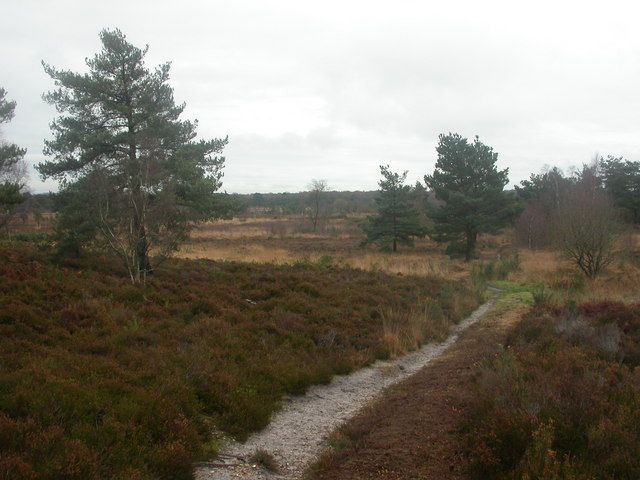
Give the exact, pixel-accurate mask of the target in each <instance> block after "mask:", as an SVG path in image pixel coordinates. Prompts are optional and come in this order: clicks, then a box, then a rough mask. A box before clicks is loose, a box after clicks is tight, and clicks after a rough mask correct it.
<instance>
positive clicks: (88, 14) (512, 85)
mask: <svg viewBox="0 0 640 480" xmlns="http://www.w3.org/2000/svg"><path fill="white" fill-rule="evenodd" d="M1 11H2V20H1V23H2V28H0V58H1V59H2V68H1V69H0V86H1V87H4V88H5V89H6V90H7V92H8V97H9V98H10V99H13V100H16V101H17V103H18V105H17V108H16V112H15V118H14V120H13V121H12V122H11V123H10V124H5V125H3V126H2V132H1V134H2V136H3V138H4V139H5V140H6V141H11V142H13V143H17V144H18V145H20V146H22V147H26V148H27V149H28V153H27V157H26V159H27V161H28V163H29V165H30V167H31V168H30V171H31V173H30V189H31V191H33V192H43V191H49V190H55V189H56V184H55V182H52V181H51V180H47V181H43V180H42V179H41V178H40V177H39V175H38V174H37V172H35V170H33V165H35V164H37V163H38V162H41V161H43V160H44V159H45V156H44V155H43V153H42V149H43V141H44V139H46V138H50V132H49V123H50V122H51V121H52V120H53V119H54V118H55V116H56V111H55V109H54V107H52V106H50V105H47V104H45V103H44V102H43V101H42V99H41V95H42V93H43V92H45V91H47V90H50V89H52V88H53V82H52V80H51V79H50V78H49V77H47V75H46V74H45V73H44V71H43V69H42V66H41V61H42V60H44V61H45V62H47V63H49V64H51V65H53V66H55V67H58V68H65V69H71V70H74V71H80V72H82V71H86V65H85V63H84V60H85V58H86V57H92V56H93V55H94V54H95V53H97V52H98V51H99V50H100V41H99V38H98V33H99V32H100V30H101V29H103V28H120V29H121V30H122V31H123V32H124V33H125V34H126V35H127V38H128V39H129V41H130V42H131V43H133V44H134V45H137V46H144V45H145V44H148V45H149V53H148V56H147V65H148V66H149V67H154V66H155V65H157V64H160V63H163V62H165V61H171V62H172V68H171V79H170V84H171V85H172V87H173V88H174V93H175V98H176V100H177V101H178V102H186V104H187V107H186V109H185V112H184V117H185V118H189V119H198V121H199V128H198V132H199V136H200V137H201V138H211V137H224V136H226V135H228V136H229V145H228V146H227V148H226V149H225V156H226V159H227V160H226V167H225V177H224V186H223V189H224V190H226V191H228V192H237V193H250V192H283V191H301V190H304V189H305V188H306V187H307V185H308V184H309V182H310V181H311V179H314V178H316V179H326V180H327V181H328V183H329V185H330V187H331V188H332V189H335V190H372V189H375V188H377V182H378V180H379V177H380V175H379V168H378V166H379V165H380V164H389V165H390V166H391V168H392V169H393V170H397V171H403V170H408V171H409V175H408V180H409V181H410V182H411V183H413V182H415V181H417V180H421V179H422V177H423V176H424V175H425V174H427V173H432V172H433V169H434V166H435V162H436V159H437V154H436V150H435V147H436V145H437V141H438V135H439V134H441V133H448V132H456V133H460V134H461V135H463V136H465V137H469V138H472V137H473V136H475V135H479V137H480V140H481V141H482V142H484V143H486V144H488V145H491V146H492V147H493V148H494V149H495V151H497V152H498V154H499V157H498V165H499V167H500V168H506V167H508V168H509V177H510V181H511V184H514V183H518V182H519V181H521V180H522V179H525V178H528V177H529V175H530V174H531V173H532V172H539V171H540V170H542V169H543V168H544V166H545V165H557V166H560V167H561V168H563V169H565V170H566V169H568V168H569V167H570V166H572V165H579V164H582V163H583V162H589V161H590V160H591V159H592V158H593V157H594V155H596V154H601V155H605V156H606V155H608V154H612V155H616V156H618V155H624V156H625V157H627V158H629V159H631V160H640V29H638V26H637V20H638V18H640V4H638V2H634V1H626V2H622V1H609V2H602V1H599V2H589V1H579V2H577V1H576V2H573V1H561V0H555V1H553V2H552V1H536V2H521V1H504V2H502V1H500V2H498V1H490V0H483V1H464V2H461V1H437V2H435V1H426V0H423V1H416V2H414V1H404V0H395V1H393V2H391V1H386V2H378V1H375V0H369V1H349V0H342V1H333V0H324V1H322V2H317V1H316V2H311V1H305V0H297V1H268V0H263V1H257V0H256V1H242V0H231V1H216V0H213V1H193V0H181V1H170V2H167V1H142V0H128V1H119V0H111V1H108V2H105V1H93V0H84V1H79V0H73V1H72V0H56V1H55V2H53V1H46V0H41V1H35V0H20V1H8V0H3V1H2V8H1Z"/></svg>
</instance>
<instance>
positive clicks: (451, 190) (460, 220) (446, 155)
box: [424, 133, 517, 261]
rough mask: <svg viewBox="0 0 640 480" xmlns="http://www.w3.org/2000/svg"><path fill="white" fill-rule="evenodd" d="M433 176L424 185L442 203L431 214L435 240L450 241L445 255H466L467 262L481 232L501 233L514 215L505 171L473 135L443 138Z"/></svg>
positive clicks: (489, 148) (495, 156) (513, 202)
mask: <svg viewBox="0 0 640 480" xmlns="http://www.w3.org/2000/svg"><path fill="white" fill-rule="evenodd" d="M436 150H437V152H438V160H437V163H436V168H435V170H434V172H433V175H426V176H425V177H424V181H425V183H426V184H427V186H428V187H429V188H430V189H431V190H432V191H433V192H434V193H435V195H436V199H438V200H439V202H440V204H439V205H438V206H437V207H435V208H433V209H432V211H431V218H432V220H433V221H434V224H435V225H434V233H433V237H434V239H435V240H436V241H440V242H452V243H451V245H450V247H449V252H450V253H453V252H455V251H456V250H461V251H462V252H464V257H465V259H466V260H467V261H468V260H470V259H471V258H472V257H473V255H474V252H475V248H476V241H477V239H478V235H479V234H481V233H490V232H495V231H497V230H499V229H500V228H502V227H504V226H505V225H506V224H507V223H508V222H510V221H511V220H512V219H513V218H514V216H515V215H516V213H517V204H516V202H515V200H514V198H513V195H510V194H509V193H508V192H505V191H504V187H505V186H506V184H507V183H508V177H507V175H508V169H505V170H498V168H497V166H496V161H497V160H498V154H497V153H496V152H494V151H493V148H491V147H489V146H487V145H485V144H483V143H482V142H481V141H480V139H479V138H478V137H477V136H476V138H475V139H474V141H473V142H469V141H468V140H467V139H466V138H463V137H461V136H460V135H458V134H451V133H449V134H448V135H444V134H441V135H440V136H439V142H438V147H437V149H436Z"/></svg>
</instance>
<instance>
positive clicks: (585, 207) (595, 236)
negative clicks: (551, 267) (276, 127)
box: [552, 181, 620, 278]
mask: <svg viewBox="0 0 640 480" xmlns="http://www.w3.org/2000/svg"><path fill="white" fill-rule="evenodd" d="M552 228H553V231H552V234H553V236H554V238H555V240H556V244H557V246H558V247H559V249H560V250H561V251H562V252H563V253H564V254H565V255H566V257H567V258H569V260H571V261H572V262H573V263H574V264H575V265H576V266H577V267H578V268H579V269H580V270H581V271H582V272H583V273H584V274H585V275H586V276H587V277H589V278H593V277H595V276H597V275H598V274H599V273H601V272H602V270H603V269H604V268H606V267H607V266H608V265H609V264H610V263H611V262H612V261H613V259H614V246H615V240H616V236H617V235H618V233H619V231H620V224H619V222H618V215H617V210H616V209H615V207H614V205H613V202H612V201H611V199H610V198H609V196H608V195H607V194H606V193H605V192H604V191H603V190H602V189H600V188H597V187H594V185H593V183H592V182H588V181H587V182H579V183H577V184H576V185H575V186H574V187H573V188H572V189H571V190H570V192H569V193H568V196H567V201H565V202H563V204H562V205H561V206H560V207H559V208H558V209H557V210H556V212H555V215H554V217H553V222H552Z"/></svg>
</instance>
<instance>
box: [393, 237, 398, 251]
mask: <svg viewBox="0 0 640 480" xmlns="http://www.w3.org/2000/svg"><path fill="white" fill-rule="evenodd" d="M393 251H394V252H397V251H398V245H397V242H396V239H395V238H394V239H393Z"/></svg>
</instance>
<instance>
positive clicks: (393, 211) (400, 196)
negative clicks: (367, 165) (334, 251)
mask: <svg viewBox="0 0 640 480" xmlns="http://www.w3.org/2000/svg"><path fill="white" fill-rule="evenodd" d="M380 173H381V174H382V180H380V182H378V185H379V186H380V193H379V194H378V196H377V197H376V199H375V202H376V205H377V209H378V214H377V215H376V216H371V217H369V218H368V219H367V224H366V225H365V227H364V230H365V233H366V234H367V240H366V241H365V242H364V243H365V244H366V243H376V244H379V245H381V246H383V247H384V248H389V247H391V250H392V251H394V252H395V251H397V249H398V244H399V243H400V244H403V245H413V238H414V237H422V236H424V234H425V231H424V228H423V227H422V226H421V225H420V217H419V215H418V212H417V210H416V209H415V208H414V206H413V199H414V196H413V193H412V189H411V186H410V185H405V184H404V182H405V180H406V179H407V172H406V171H405V172H403V173H402V174H399V173H394V172H392V171H391V170H390V169H389V166H388V165H387V166H383V165H381V166H380Z"/></svg>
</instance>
